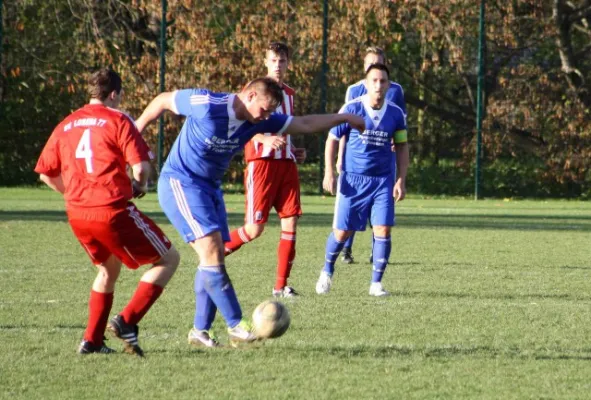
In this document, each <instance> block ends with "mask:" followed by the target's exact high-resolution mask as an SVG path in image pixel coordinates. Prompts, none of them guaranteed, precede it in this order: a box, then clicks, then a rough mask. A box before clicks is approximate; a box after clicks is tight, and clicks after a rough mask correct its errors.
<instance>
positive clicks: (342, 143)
mask: <svg viewBox="0 0 591 400" xmlns="http://www.w3.org/2000/svg"><path fill="white" fill-rule="evenodd" d="M346 143H347V139H346V138H345V137H342V138H341V140H339V154H338V156H337V172H338V173H339V174H340V173H341V171H342V169H343V155H344V154H345V144H346Z"/></svg>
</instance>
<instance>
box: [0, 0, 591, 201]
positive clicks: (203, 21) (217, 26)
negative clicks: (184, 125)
mask: <svg viewBox="0 0 591 400" xmlns="http://www.w3.org/2000/svg"><path fill="white" fill-rule="evenodd" d="M3 7H4V9H3V13H2V14H3V28H4V29H3V30H4V36H3V37H2V42H3V47H2V54H1V59H0V68H1V71H0V72H1V81H0V185H13V184H24V183H33V182H35V179H36V178H35V176H34V174H33V172H32V168H33V165H34V163H35V160H36V157H37V155H38V154H39V152H40V150H41V147H42V146H43V144H44V142H45V140H46V138H47V136H48V135H49V133H50V132H51V130H52V128H53V127H54V125H55V124H56V123H57V122H59V120H60V119H61V118H63V117H64V116H65V115H66V114H67V113H69V112H70V111H71V110H73V109H75V108H77V107H79V106H81V105H82V104H83V103H84V102H85V101H86V94H85V90H84V80H85V77H86V75H87V73H88V72H89V71H92V70H94V69H96V68H97V67H99V66H104V65H112V66H113V67H114V68H115V69H116V70H117V71H119V72H120V73H121V74H122V76H123V77H124V80H125V91H126V98H125V102H124V104H123V107H124V108H125V109H126V111H128V112H129V113H130V114H131V115H132V116H138V115H139V114H140V113H141V111H142V109H143V107H145V106H146V104H147V103H148V102H149V100H150V99H151V98H153V97H154V96H155V95H156V94H157V93H158V92H159V87H160V81H159V79H160V78H159V52H160V43H159V35H160V26H161V5H160V2H157V1H145V0H131V1H129V0H128V1H119V0H106V1H101V2H95V1H92V0H72V1H69V2H64V1H60V0H46V1H41V0H15V1H11V2H4V3H3ZM478 12H479V2H478V1H474V0H447V1H434V0H405V1H402V0H399V1H378V0H376V1H367V0H362V1H359V0H346V1H345V0H330V1H329V2H328V26H329V30H328V42H327V43H328V47H327V59H326V61H327V67H328V69H327V75H326V79H325V80H324V79H323V3H322V2H319V1H309V0H302V1H295V0H283V1H276V0H273V1H272V0H259V1H252V0H245V1H231V0H216V1H213V0H202V1H188V0H187V1H181V0H169V1H168V13H167V23H168V27H167V31H166V48H167V51H166V75H165V87H166V90H173V89H176V88H183V87H192V86H196V87H208V88H211V89H215V90H220V91H235V90H239V89H240V88H241V86H242V85H243V84H244V83H245V82H246V81H247V80H249V79H252V78H254V77H257V76H260V75H263V74H264V73H265V71H264V69H263V64H262V59H263V55H264V53H263V49H264V48H265V46H266V45H267V44H268V42H269V41H271V40H283V41H286V42H287V43H288V44H289V45H290V47H291V49H292V64H291V68H290V75H289V84H290V85H291V86H293V87H295V88H296V90H297V98H296V112H297V113H298V114H304V113H312V112H321V111H322V110H326V111H327V112H334V111H336V110H338V109H339V107H340V106H341V105H342V102H343V100H344V94H345V89H346V87H347V86H348V85H349V84H351V83H353V82H356V81H358V80H359V79H361V78H362V75H363V72H362V71H361V68H362V57H363V55H364V50H365V48H366V47H367V46H368V45H378V46H381V47H383V48H384V49H385V50H386V53H387V55H388V62H389V64H390V66H391V69H392V72H393V76H392V78H393V79H394V80H396V81H398V82H399V83H400V84H402V86H403V87H404V89H405V97H406V102H407V108H408V111H409V115H408V125H409V130H410V137H411V141H412V142H411V156H412V159H413V164H412V166H411V171H410V173H411V175H410V177H409V189H410V191H411V192H412V191H415V192H416V191H421V192H424V193H443V194H446V193H447V194H469V193H470V192H471V190H472V185H473V183H472V182H473V178H472V176H473V165H474V153H475V145H474V140H475V124H476V112H475V110H476V83H477V73H478V69H477V66H478V62H477V61H478V60H477V49H478ZM590 54H591V2H590V1H589V0H571V1H566V0H552V1H539V0H512V1H498V0H496V1H494V0H487V2H486V58H485V60H486V61H485V64H486V76H485V97H484V98H485V119H484V125H483V128H484V129H483V144H484V153H483V154H484V159H483V167H484V171H483V185H484V189H485V190H484V193H485V195H488V196H554V197H589V196H591V185H590V183H591V172H589V171H590V170H591V168H590V167H591V115H590V111H589V110H590V106H591V92H590V91H591V56H590ZM323 99H325V100H326V102H325V103H324V102H323ZM180 123H181V121H179V119H178V118H174V117H167V119H166V129H165V132H166V135H165V149H167V148H168V147H169V146H170V144H171V143H172V141H173V140H174V139H175V136H176V133H177V132H178V128H179V124H180ZM156 134H157V127H156V126H155V125H154V126H152V127H150V129H149V132H147V137H148V138H149V141H150V142H151V144H153V145H154V146H155V145H156ZM323 140H324V138H323V136H322V135H317V136H314V137H308V138H306V139H299V141H300V143H299V144H300V145H305V146H306V147H307V148H308V155H309V158H310V159H311V161H314V160H319V151H320V149H321V147H322V142H323ZM229 179H238V180H239V177H237V176H231V177H229Z"/></svg>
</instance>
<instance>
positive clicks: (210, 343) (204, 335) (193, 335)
mask: <svg viewBox="0 0 591 400" xmlns="http://www.w3.org/2000/svg"><path fill="white" fill-rule="evenodd" d="M188 339H189V344H192V345H194V346H203V347H220V346H221V345H220V342H218V339H217V338H216V337H215V335H214V334H213V332H212V331H211V329H210V330H208V331H200V330H199V329H196V328H192V329H191V330H190V331H189V337H188Z"/></svg>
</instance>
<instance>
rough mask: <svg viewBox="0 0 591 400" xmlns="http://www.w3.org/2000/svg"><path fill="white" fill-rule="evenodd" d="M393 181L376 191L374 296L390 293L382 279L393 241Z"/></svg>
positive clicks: (373, 252)
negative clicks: (383, 284) (385, 288)
mask: <svg viewBox="0 0 591 400" xmlns="http://www.w3.org/2000/svg"><path fill="white" fill-rule="evenodd" d="M391 181H392V180H391V179H386V182H384V184H383V185H382V186H381V187H380V188H379V189H378V190H377V191H376V195H375V198H374V204H373V207H372V211H371V222H372V226H373V237H374V241H373V251H372V254H373V268H372V279H371V285H370V289H369V294H370V295H372V296H386V295H388V292H387V291H386V290H384V288H383V286H382V277H383V276H384V272H385V271H386V267H387V266H388V261H389V258H390V251H391V249H392V239H391V235H390V231H391V228H392V226H394V200H393V198H392V190H393V188H392V183H391Z"/></svg>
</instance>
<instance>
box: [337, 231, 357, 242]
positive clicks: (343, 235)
mask: <svg viewBox="0 0 591 400" xmlns="http://www.w3.org/2000/svg"><path fill="white" fill-rule="evenodd" d="M352 234H353V231H341V230H340V229H335V230H334V237H335V239H336V240H338V241H339V242H344V241H345V240H347V239H348V238H349V236H351V235H352Z"/></svg>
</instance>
